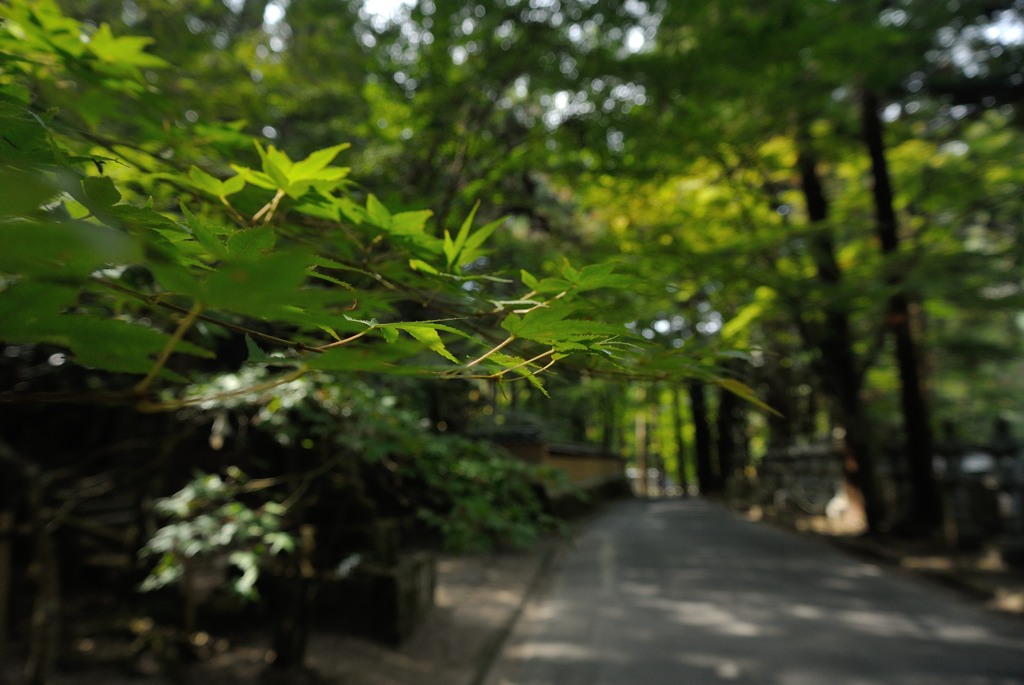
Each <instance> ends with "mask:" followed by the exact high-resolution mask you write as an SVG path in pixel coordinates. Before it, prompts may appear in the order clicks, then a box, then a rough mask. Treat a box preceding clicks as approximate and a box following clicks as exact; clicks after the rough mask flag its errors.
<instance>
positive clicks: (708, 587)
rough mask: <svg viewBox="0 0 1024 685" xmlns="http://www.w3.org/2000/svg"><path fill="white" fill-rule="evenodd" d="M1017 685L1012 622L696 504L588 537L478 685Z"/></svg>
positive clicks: (627, 514)
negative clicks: (483, 684) (486, 680)
mask: <svg viewBox="0 0 1024 685" xmlns="http://www.w3.org/2000/svg"><path fill="white" fill-rule="evenodd" d="M718 682H722V683H752V684H753V683H757V684H760V685H769V684H771V685H819V684H821V683H828V684H830V685H832V684H850V685H854V684H857V685H874V684H878V685H882V684H883V683H884V684H885V685H892V684H894V683H897V684H908V685H910V684H914V685H916V684H922V685H923V684H925V683H954V684H959V683H962V684H964V685H968V684H970V685H1010V684H1013V683H1024V623H1021V622H1019V621H1018V620H1016V619H1009V618H1006V617H1001V616H994V615H990V614H988V613H986V612H985V611H984V610H982V609H981V608H979V607H975V606H972V605H971V604H969V603H967V602H966V601H964V600H963V599H962V598H961V597H959V596H957V595H955V594H953V593H951V592H949V591H947V590H945V589H943V588H939V587H935V586H932V585H930V584H925V583H924V582H923V581H920V580H918V579H912V578H907V577H897V576H893V575H891V574H889V573H888V572H885V571H882V570H881V569H879V568H878V567H875V566H873V565H871V564H866V563H863V562H860V561H857V560H854V559H852V558H849V557H847V556H845V555H844V554H842V553H841V552H839V551H838V550H835V549H834V548H832V547H830V546H828V545H825V544H822V543H821V542H820V541H818V540H814V539H808V538H803V537H801V536H798V535H796V534H793V533H790V532H789V531H783V530H779V529H776V528H773V527H771V526H769V525H765V524H757V523H752V522H749V521H745V520H743V519H741V518H739V517H737V516H735V515H733V514H731V513H729V512H727V511H725V510H723V509H721V508H719V507H717V506H716V505H714V504H709V503H707V502H702V501H694V500H691V501H660V502H651V503H642V502H628V503H624V504H622V505H619V506H616V507H615V508H613V509H612V510H610V511H609V512H608V513H606V514H605V515H604V516H603V517H601V518H600V519H598V520H597V521H595V522H594V523H593V524H591V525H590V526H589V527H587V528H586V529H585V530H584V531H583V532H582V534H581V535H580V536H579V538H578V540H577V541H576V544H575V546H573V547H572V548H571V549H569V550H567V552H566V553H565V555H564V557H563V559H562V560H561V564H560V566H559V567H558V568H557V569H556V571H555V573H554V574H553V576H552V577H551V578H550V580H549V586H548V587H547V588H546V590H545V591H544V593H543V595H542V597H541V598H539V599H538V601H537V602H535V604H534V606H532V607H531V609H530V610H529V611H528V612H527V614H526V616H525V618H524V621H523V623H522V624H521V625H520V627H519V630H518V631H517V634H516V636H515V638H514V639H513V640H512V642H511V644H510V645H509V647H508V649H507V651H506V654H505V657H504V660H503V661H502V663H500V664H499V666H498V668H497V669H496V671H495V672H494V673H493V674H492V679H491V683H490V685H556V684H557V685H575V684H577V683H578V684H579V685H584V684H586V685H627V684H632V683H644V684H645V685H658V684H661V683H665V684H669V683H672V684H678V683H718Z"/></svg>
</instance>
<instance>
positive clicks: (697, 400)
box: [689, 383, 717, 495]
mask: <svg viewBox="0 0 1024 685" xmlns="http://www.w3.org/2000/svg"><path fill="white" fill-rule="evenodd" d="M689 391H690V411H691V412H692V413H693V428H694V431H693V443H694V449H695V451H696V455H697V487H698V488H700V494H702V495H710V494H713V493H714V492H715V491H716V490H717V478H716V477H715V469H714V462H713V461H712V457H711V424H710V423H709V422H708V404H707V399H706V398H705V395H704V384H703V383H690V385H689Z"/></svg>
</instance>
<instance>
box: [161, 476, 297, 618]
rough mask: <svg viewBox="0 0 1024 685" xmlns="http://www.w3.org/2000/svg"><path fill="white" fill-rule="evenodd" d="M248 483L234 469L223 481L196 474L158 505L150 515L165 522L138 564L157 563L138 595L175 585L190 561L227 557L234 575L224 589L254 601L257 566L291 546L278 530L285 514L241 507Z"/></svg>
mask: <svg viewBox="0 0 1024 685" xmlns="http://www.w3.org/2000/svg"><path fill="white" fill-rule="evenodd" d="M247 483H248V478H247V477H246V475H245V474H244V473H242V472H241V471H240V470H239V469H237V468H231V469H229V470H228V477H227V478H226V479H225V478H221V477H220V476H218V475H211V474H205V473H199V474H196V476H195V478H194V479H193V480H192V481H191V482H190V483H189V484H188V485H186V486H185V487H184V488H182V489H181V490H179V491H178V492H176V493H175V494H173V495H171V496H170V497H165V498H162V499H159V500H157V501H156V503H155V504H154V507H153V508H154V511H155V512H156V513H157V514H158V515H160V516H162V517H164V518H165V519H167V520H168V522H167V524H166V525H164V526H162V527H161V528H159V529H158V530H157V531H156V532H155V533H154V534H153V537H152V538H150V540H149V541H148V542H147V543H146V545H145V547H143V549H142V552H141V555H142V557H143V558H146V557H150V556H155V557H157V562H156V565H155V567H154V568H153V570H152V571H151V572H150V574H149V576H148V577H147V578H146V580H145V581H143V583H142V586H141V589H142V590H155V589H157V588H161V587H164V586H166V585H170V584H173V583H177V582H180V581H181V580H182V577H183V575H185V573H186V572H187V569H188V566H189V564H190V563H194V561H192V560H198V559H202V558H206V559H210V558H212V557H216V556H227V559H228V562H229V563H230V565H232V566H234V567H235V568H236V569H237V570H238V571H239V574H237V575H236V577H234V578H233V579H232V580H231V581H230V583H229V587H230V588H231V590H232V591H234V592H236V593H238V594H239V595H241V596H242V597H245V598H246V599H256V598H257V597H258V596H259V595H258V593H257V592H256V581H257V580H258V579H259V575H260V565H261V564H263V563H265V560H266V559H268V558H271V557H273V556H275V555H277V554H281V553H288V552H291V551H293V550H294V548H295V541H294V539H293V537H292V535H291V534H289V533H288V532H286V531H285V530H283V527H284V523H283V516H284V515H285V513H286V509H285V507H284V506H282V505H281V504H278V503H276V502H273V501H268V502H263V503H262V504H260V506H259V507H257V508H255V509H253V508H251V507H249V506H248V505H246V504H245V503H243V502H242V501H240V495H241V494H243V493H244V492H246V486H247Z"/></svg>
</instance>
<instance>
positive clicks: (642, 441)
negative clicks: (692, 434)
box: [633, 389, 651, 497]
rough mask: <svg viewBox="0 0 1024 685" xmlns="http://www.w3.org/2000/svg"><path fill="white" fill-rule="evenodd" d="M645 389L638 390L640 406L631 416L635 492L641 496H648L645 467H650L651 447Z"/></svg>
mask: <svg viewBox="0 0 1024 685" xmlns="http://www.w3.org/2000/svg"><path fill="white" fill-rule="evenodd" d="M647 412H648V407H647V391H646V390H643V389H641V391H640V407H639V408H638V409H637V411H636V415H635V416H634V417H633V426H634V438H635V439H636V468H637V482H636V484H637V494H638V495H640V496H641V497H647V496H648V494H649V493H648V487H647V486H648V484H649V481H648V479H647V469H648V468H649V467H650V463H649V458H650V454H649V450H650V447H651V440H650V436H649V435H648V432H647V428H648V422H647Z"/></svg>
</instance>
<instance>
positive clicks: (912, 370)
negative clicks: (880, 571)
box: [862, 92, 942, 530]
mask: <svg viewBox="0 0 1024 685" xmlns="http://www.w3.org/2000/svg"><path fill="white" fill-rule="evenodd" d="M862 115H863V122H862V123H863V131H862V132H863V135H864V144H865V145H866V146H867V149H868V154H869V155H870V157H871V177H872V180H873V183H872V196H873V197H874V202H875V221H876V230H877V234H878V241H879V243H880V244H881V247H882V253H883V254H884V255H886V256H888V257H893V256H895V255H896V253H897V252H898V251H899V246H900V237H899V223H898V219H897V217H896V210H895V207H894V206H893V191H892V183H891V181H890V179H889V167H888V163H887V161H886V158H885V140H884V138H883V133H882V121H881V119H879V117H878V101H877V99H876V98H875V96H874V95H873V94H872V93H870V92H868V93H865V94H864V97H863V99H862ZM901 280H902V276H901V275H900V274H899V273H898V272H897V271H896V270H895V268H894V265H893V264H890V265H889V273H888V275H887V281H888V284H889V285H890V286H893V287H894V288H896V291H895V293H894V294H893V295H892V296H891V297H890V298H889V303H888V307H887V310H886V324H887V326H888V328H889V330H890V331H891V332H892V335H893V337H894V338H895V341H896V365H897V367H898V368H899V374H900V406H901V409H902V411H903V428H904V432H905V438H906V445H905V447H904V449H905V451H906V455H907V462H908V465H909V467H910V486H911V511H910V515H909V516H910V520H909V521H906V522H904V523H906V524H909V525H910V526H911V527H913V528H915V529H924V530H928V529H931V528H934V527H935V526H937V525H939V523H940V522H941V520H942V508H941V504H940V501H939V495H938V491H937V489H936V487H935V479H934V477H933V474H932V457H933V454H932V453H933V450H932V445H933V440H934V438H933V435H932V430H931V421H930V417H929V411H928V400H927V390H926V388H925V382H924V375H923V373H922V372H921V355H920V352H919V350H918V344H917V341H916V340H915V339H914V331H913V327H912V326H911V320H912V313H911V309H910V298H909V296H908V294H907V293H906V292H905V291H904V290H903V289H902V288H900V287H899V286H900V281H901Z"/></svg>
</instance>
